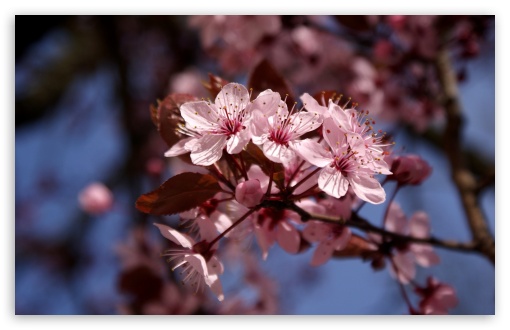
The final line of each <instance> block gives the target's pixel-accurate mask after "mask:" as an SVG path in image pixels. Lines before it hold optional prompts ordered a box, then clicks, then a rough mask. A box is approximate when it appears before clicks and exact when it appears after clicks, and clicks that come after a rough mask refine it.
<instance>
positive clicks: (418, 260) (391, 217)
mask: <svg viewBox="0 0 510 330" xmlns="http://www.w3.org/2000/svg"><path fill="white" fill-rule="evenodd" d="M385 228H386V230H388V231H391V232H394V233H397V234H401V235H406V236H408V235H410V236H412V237H417V238H427V237H429V235H430V225H429V219H428V216H427V214H426V213H425V212H416V213H414V214H413V216H412V217H411V219H410V220H409V221H407V219H406V216H405V214H404V212H403V211H402V209H401V208H400V206H399V205H398V204H397V203H395V202H392V203H391V204H390V205H389V210H388V217H387V218H386V222H385ZM393 262H394V267H391V268H390V273H391V274H392V276H393V277H395V278H397V279H398V280H399V281H400V282H401V283H404V284H407V283H409V281H410V280H412V279H413V278H414V277H415V275H416V267H415V264H418V265H420V266H422V267H430V266H433V265H436V264H438V263H439V257H438V256H437V254H436V253H435V252H434V249H433V248H432V246H431V245H426V244H417V243H411V244H405V245H403V246H397V249H396V251H395V254H394V256H393ZM394 268H396V269H394Z"/></svg>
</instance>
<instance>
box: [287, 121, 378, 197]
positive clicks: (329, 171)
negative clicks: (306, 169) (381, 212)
mask: <svg viewBox="0 0 510 330" xmlns="http://www.w3.org/2000/svg"><path fill="white" fill-rule="evenodd" d="M323 136H324V139H325V141H326V143H327V145H328V146H329V148H324V147H323V146H322V145H320V144H319V143H317V142H315V141H313V140H311V139H306V140H303V141H300V142H298V143H297V144H296V150H297V151H298V153H299V154H300V155H301V157H303V158H304V159H305V160H307V161H308V162H310V163H312V164H313V165H315V166H317V167H321V168H322V170H321V172H320V174H319V180H318V183H319V188H320V189H322V190H323V191H324V192H326V193H327V194H328V195H330V196H333V197H336V198H339V197H342V196H344V195H345V194H346V193H347V189H348V188H349V186H350V187H352V189H353V191H354V193H355V194H356V196H358V197H359V198H361V199H362V200H364V201H367V202H369V203H372V204H380V203H383V202H384V201H385V199H386V193H385V192H384V189H383V188H382V187H381V184H380V183H379V182H378V181H377V180H376V179H375V178H374V176H373V175H374V174H375V173H374V170H373V169H372V168H370V167H369V166H368V165H367V162H366V161H363V158H361V157H359V156H358V150H363V149H364V145H363V142H362V140H361V139H355V140H354V141H350V144H349V143H348V139H347V136H346V135H345V133H344V132H343V131H341V130H340V129H339V128H338V126H337V125H336V124H335V122H334V121H333V119H331V118H327V119H324V123H323Z"/></svg>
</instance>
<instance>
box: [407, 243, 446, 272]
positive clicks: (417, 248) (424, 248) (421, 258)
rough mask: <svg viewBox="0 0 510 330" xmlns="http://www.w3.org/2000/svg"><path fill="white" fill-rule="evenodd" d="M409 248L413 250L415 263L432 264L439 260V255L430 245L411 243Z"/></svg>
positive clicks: (424, 265) (428, 265) (425, 265)
mask: <svg viewBox="0 0 510 330" xmlns="http://www.w3.org/2000/svg"><path fill="white" fill-rule="evenodd" d="M409 249H410V250H411V251H412V252H413V254H414V259H415V260H416V263H417V264H418V265H420V266H422V267H430V266H434V265H437V264H438V263H439V262H440V259H439V256H438V255H437V254H436V252H434V248H433V247H432V246H430V245H424V244H411V245H410V246H409Z"/></svg>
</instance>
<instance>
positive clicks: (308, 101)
mask: <svg viewBox="0 0 510 330" xmlns="http://www.w3.org/2000/svg"><path fill="white" fill-rule="evenodd" d="M300 99H301V101H302V102H303V105H304V107H305V109H306V110H308V111H310V112H317V113H318V114H320V115H321V116H323V117H329V113H328V111H327V109H328V108H327V107H324V106H321V105H320V104H319V102H317V101H316V100H315V99H314V98H313V97H312V96H311V95H310V94H308V93H304V94H303V95H301V97H300Z"/></svg>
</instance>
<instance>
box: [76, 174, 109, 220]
mask: <svg viewBox="0 0 510 330" xmlns="http://www.w3.org/2000/svg"><path fill="white" fill-rule="evenodd" d="M78 202H79V204H80V207H81V209H82V210H83V211H85V212H87V213H90V214H93V215H99V214H102V213H105V212H107V211H109V210H110V209H111V208H112V206H113V194H112V192H111V191H110V189H108V187H106V186H105V185H104V184H102V183H101V182H94V183H91V184H89V185H88V186H87V187H85V188H84V189H83V190H82V191H81V192H80V193H79V195H78Z"/></svg>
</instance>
